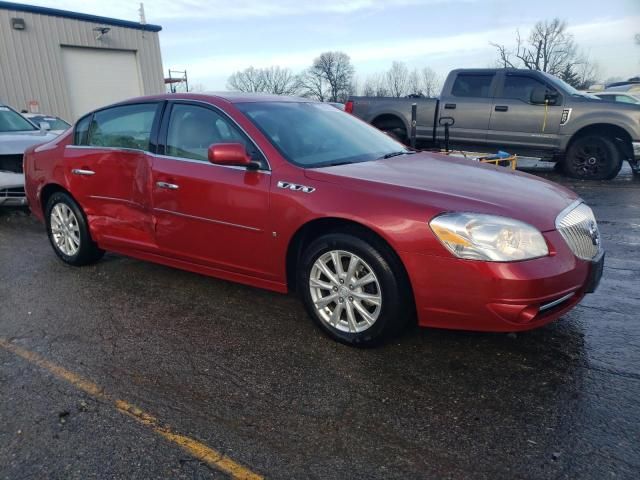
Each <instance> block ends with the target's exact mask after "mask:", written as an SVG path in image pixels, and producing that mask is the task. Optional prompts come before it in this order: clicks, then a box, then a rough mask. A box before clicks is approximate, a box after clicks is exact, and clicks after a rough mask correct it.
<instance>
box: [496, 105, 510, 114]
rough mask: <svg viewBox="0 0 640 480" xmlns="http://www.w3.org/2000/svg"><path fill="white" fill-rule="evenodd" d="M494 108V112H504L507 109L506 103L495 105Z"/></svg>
mask: <svg viewBox="0 0 640 480" xmlns="http://www.w3.org/2000/svg"><path fill="white" fill-rule="evenodd" d="M494 110H495V111H496V112H506V111H507V110H509V107H508V106H507V105H496V108H495V109H494Z"/></svg>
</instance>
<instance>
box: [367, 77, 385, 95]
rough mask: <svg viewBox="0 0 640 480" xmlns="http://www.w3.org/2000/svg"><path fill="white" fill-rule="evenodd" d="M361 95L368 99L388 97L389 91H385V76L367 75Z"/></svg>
mask: <svg viewBox="0 0 640 480" xmlns="http://www.w3.org/2000/svg"><path fill="white" fill-rule="evenodd" d="M363 95H366V96H368V97H387V96H389V91H388V90H387V79H386V75H384V74H380V73H374V74H373V75H369V76H368V77H367V79H366V80H365V83H364V87H363Z"/></svg>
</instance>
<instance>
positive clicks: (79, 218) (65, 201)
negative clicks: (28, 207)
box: [45, 192, 104, 267]
mask: <svg viewBox="0 0 640 480" xmlns="http://www.w3.org/2000/svg"><path fill="white" fill-rule="evenodd" d="M58 204H62V205H65V206H66V207H68V208H69V209H70V210H71V211H72V212H73V215H74V217H75V219H76V223H77V227H78V230H79V243H80V244H79V247H78V249H77V252H75V253H74V254H73V255H68V254H66V253H65V252H63V251H62V250H61V249H60V247H59V246H58V244H57V243H56V241H55V240H54V236H53V233H52V229H51V212H52V211H53V209H54V207H56V205H58ZM45 223H46V227H47V235H48V237H49V242H50V243H51V246H52V248H53V251H54V252H55V253H56V255H58V257H59V258H60V259H61V260H62V261H63V262H64V263H67V264H69V265H73V266H76V267H79V266H82V265H89V264H91V263H95V262H97V261H98V260H100V259H101V258H102V256H103V255H104V250H101V249H100V248H98V246H97V245H96V243H95V242H94V241H93V239H92V238H91V234H90V233H89V228H88V225H87V219H86V217H85V215H84V212H83V211H82V209H81V208H80V206H79V205H78V204H77V203H76V201H75V200H74V199H73V198H71V196H70V195H68V194H67V193H64V192H56V193H54V194H53V195H51V197H50V198H49V200H48V201H47V205H46V207H45Z"/></svg>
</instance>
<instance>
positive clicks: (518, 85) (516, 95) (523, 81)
mask: <svg viewBox="0 0 640 480" xmlns="http://www.w3.org/2000/svg"><path fill="white" fill-rule="evenodd" d="M536 87H544V88H548V87H547V85H545V84H544V83H542V82H541V81H539V80H536V79H535V78H533V77H529V76H528V75H507V77H506V78H505V80H504V87H503V89H502V95H501V97H502V98H512V99H516V100H522V101H523V102H527V103H528V102H529V101H530V99H531V92H532V91H533V89H534V88H536ZM549 90H550V89H549Z"/></svg>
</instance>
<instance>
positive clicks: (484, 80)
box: [451, 73, 493, 98]
mask: <svg viewBox="0 0 640 480" xmlns="http://www.w3.org/2000/svg"><path fill="white" fill-rule="evenodd" d="M491 82H493V75H492V74H479V73H460V74H458V76H457V77H456V80H455V82H453V88H452V89H451V94H452V95H453V96H454V97H473V98H489V97H491Z"/></svg>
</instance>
